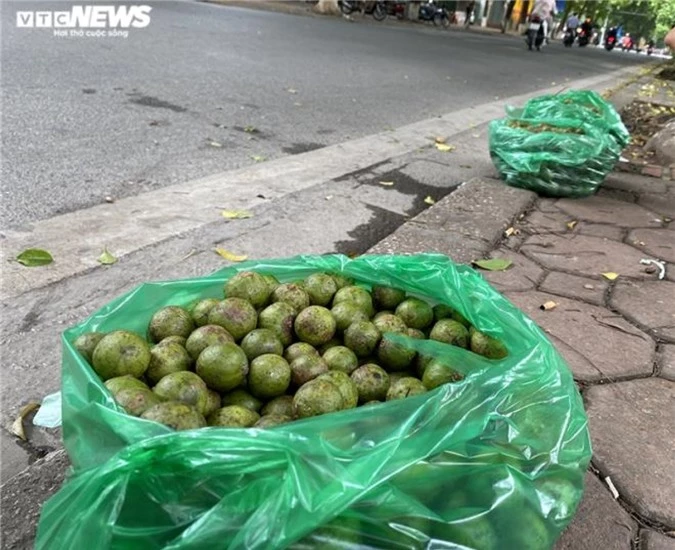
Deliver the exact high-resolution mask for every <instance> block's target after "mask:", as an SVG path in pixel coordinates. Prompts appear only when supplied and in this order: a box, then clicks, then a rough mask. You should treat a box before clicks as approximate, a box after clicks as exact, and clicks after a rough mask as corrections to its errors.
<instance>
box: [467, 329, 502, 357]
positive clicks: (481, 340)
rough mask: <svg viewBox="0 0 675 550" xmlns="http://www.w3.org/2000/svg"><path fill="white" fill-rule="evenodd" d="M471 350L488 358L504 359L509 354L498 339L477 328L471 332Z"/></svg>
mask: <svg viewBox="0 0 675 550" xmlns="http://www.w3.org/2000/svg"><path fill="white" fill-rule="evenodd" d="M471 351H473V352H474V353H477V354H478V355H482V356H483V357H487V358H488V359H504V357H506V356H507V355H508V354H509V352H508V351H507V350H506V346H504V344H502V343H501V342H500V341H499V340H497V339H496V338H492V337H491V336H488V335H487V334H484V333H482V332H479V331H477V330H474V331H473V333H472V334H471Z"/></svg>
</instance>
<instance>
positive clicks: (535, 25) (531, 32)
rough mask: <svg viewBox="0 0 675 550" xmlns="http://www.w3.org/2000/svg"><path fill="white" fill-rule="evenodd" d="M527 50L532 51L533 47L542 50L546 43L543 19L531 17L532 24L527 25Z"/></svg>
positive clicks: (535, 16)
mask: <svg viewBox="0 0 675 550" xmlns="http://www.w3.org/2000/svg"><path fill="white" fill-rule="evenodd" d="M526 41H527V49H528V50H531V49H532V46H534V47H536V48H537V51H539V50H541V45H542V44H543V43H544V21H543V20H542V19H541V17H539V16H537V15H533V16H531V17H530V22H529V23H528V25H527V39H526Z"/></svg>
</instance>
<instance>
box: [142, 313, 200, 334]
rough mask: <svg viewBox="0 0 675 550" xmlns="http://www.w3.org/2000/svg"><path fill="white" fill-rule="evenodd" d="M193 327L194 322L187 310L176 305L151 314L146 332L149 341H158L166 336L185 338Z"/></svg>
mask: <svg viewBox="0 0 675 550" xmlns="http://www.w3.org/2000/svg"><path fill="white" fill-rule="evenodd" d="M194 329H195V323H194V321H193V320H192V315H190V312H189V311H187V310H186V309H184V308H182V307H178V306H167V307H163V308H162V309H160V310H158V311H157V312H156V313H155V314H154V315H153V316H152V318H151V319H150V324H149V325H148V334H149V336H150V341H152V342H160V341H161V340H164V338H166V337H167V336H182V337H183V338H187V337H188V336H190V333H191V332H192V331H193V330H194Z"/></svg>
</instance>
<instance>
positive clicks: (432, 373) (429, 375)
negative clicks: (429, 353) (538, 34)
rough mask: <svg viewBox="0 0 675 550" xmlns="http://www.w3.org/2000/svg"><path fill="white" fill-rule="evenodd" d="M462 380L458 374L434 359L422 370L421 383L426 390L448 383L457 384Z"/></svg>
mask: <svg viewBox="0 0 675 550" xmlns="http://www.w3.org/2000/svg"><path fill="white" fill-rule="evenodd" d="M462 378H463V377H462V375H461V374H460V373H459V372H457V371H454V370H452V368H450V367H449V366H448V365H445V364H443V363H442V362H441V361H439V360H438V359H434V360H433V361H431V362H430V363H429V364H428V365H427V367H426V368H425V369H424V374H423V375H422V383H423V384H424V386H425V387H426V388H427V389H428V390H433V389H435V388H437V387H438V386H442V385H443V384H448V383H449V382H458V381H459V380H461V379H462Z"/></svg>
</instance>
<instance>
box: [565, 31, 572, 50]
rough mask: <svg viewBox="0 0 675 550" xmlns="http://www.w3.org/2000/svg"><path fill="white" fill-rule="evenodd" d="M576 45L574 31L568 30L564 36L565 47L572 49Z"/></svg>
mask: <svg viewBox="0 0 675 550" xmlns="http://www.w3.org/2000/svg"><path fill="white" fill-rule="evenodd" d="M573 44H574V30H573V29H567V30H566V31H565V34H564V35H563V46H565V47H566V48H571V47H572V45H573Z"/></svg>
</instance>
